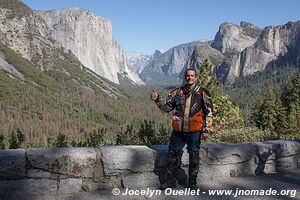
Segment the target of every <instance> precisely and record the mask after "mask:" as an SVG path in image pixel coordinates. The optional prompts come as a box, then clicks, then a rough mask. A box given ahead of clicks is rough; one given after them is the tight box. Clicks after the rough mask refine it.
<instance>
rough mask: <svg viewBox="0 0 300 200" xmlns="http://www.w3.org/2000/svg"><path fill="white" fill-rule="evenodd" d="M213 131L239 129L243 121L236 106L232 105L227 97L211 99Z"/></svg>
mask: <svg viewBox="0 0 300 200" xmlns="http://www.w3.org/2000/svg"><path fill="white" fill-rule="evenodd" d="M213 105H214V107H213V109H214V112H213V115H214V122H213V124H214V130H215V131H219V130H225V129H233V128H240V127H242V126H243V124H244V121H243V117H242V115H241V112H240V109H239V107H238V106H236V105H234V104H233V103H232V101H231V99H230V97H229V96H227V95H225V96H216V97H215V98H214V99H213Z"/></svg>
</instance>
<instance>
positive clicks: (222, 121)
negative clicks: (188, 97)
mask: <svg viewBox="0 0 300 200" xmlns="http://www.w3.org/2000/svg"><path fill="white" fill-rule="evenodd" d="M194 64H195V63H194ZM196 66H200V73H199V75H198V84H199V85H200V86H202V87H205V88H207V89H208V90H209V92H210V94H211V96H212V101H213V118H214V120H213V128H214V131H219V130H221V129H227V128H239V127H241V126H243V125H244V121H243V118H242V115H241V112H240V109H239V107H238V106H236V105H234V104H233V103H232V101H231V99H230V97H229V96H228V95H221V93H220V91H221V87H220V84H219V82H218V80H217V78H216V75H215V74H214V72H213V69H212V64H211V63H210V62H209V60H208V59H205V60H204V61H203V63H201V64H197V65H196Z"/></svg>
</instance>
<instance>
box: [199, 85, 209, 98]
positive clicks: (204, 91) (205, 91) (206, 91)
mask: <svg viewBox="0 0 300 200" xmlns="http://www.w3.org/2000/svg"><path fill="white" fill-rule="evenodd" d="M195 91H196V92H198V93H199V94H201V93H205V94H206V95H208V96H211V95H210V92H209V90H208V89H207V88H205V87H202V86H196V88H195Z"/></svg>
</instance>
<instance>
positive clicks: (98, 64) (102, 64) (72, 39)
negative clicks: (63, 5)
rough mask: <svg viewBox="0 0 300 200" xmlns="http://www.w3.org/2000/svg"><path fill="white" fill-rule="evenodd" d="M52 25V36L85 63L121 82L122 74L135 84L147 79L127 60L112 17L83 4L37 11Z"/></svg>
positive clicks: (99, 72)
mask: <svg viewBox="0 0 300 200" xmlns="http://www.w3.org/2000/svg"><path fill="white" fill-rule="evenodd" d="M37 14H39V15H40V16H41V17H42V18H43V19H44V20H45V22H46V23H47V25H48V26H49V29H50V30H51V36H52V37H53V38H54V39H55V40H57V41H58V42H59V43H61V44H62V45H63V46H64V47H65V48H66V49H68V50H70V51H71V52H72V53H73V54H74V55H75V56H77V57H78V59H79V60H80V61H81V63H82V64H83V65H85V66H86V67H88V68H89V69H91V70H92V71H94V72H95V73H97V74H99V75H100V76H102V77H104V78H107V79H108V80H110V81H112V82H114V83H119V79H118V74H120V75H122V76H126V77H128V78H129V79H130V80H132V81H133V82H134V83H135V84H138V85H142V84H143V81H142V80H141V79H140V78H139V77H138V75H137V74H135V72H134V71H133V69H132V68H131V67H130V66H129V65H128V64H127V62H126V55H125V52H124V51H123V49H122V48H121V46H120V45H118V43H117V42H116V41H115V40H114V39H113V38H112V24H111V21H110V20H108V19H105V18H103V17H99V16H96V15H95V14H93V13H91V12H89V11H88V10H84V9H81V8H70V9H60V10H51V11H45V12H44V11H43V12H42V11H37Z"/></svg>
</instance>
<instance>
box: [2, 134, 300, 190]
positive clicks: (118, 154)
mask: <svg viewBox="0 0 300 200" xmlns="http://www.w3.org/2000/svg"><path fill="white" fill-rule="evenodd" d="M167 151H168V146H167V145H154V146H151V147H150V148H149V147H146V146H104V147H99V148H30V149H27V150H23V149H16V150H1V151H0V194H1V195H4V196H5V195H6V194H8V193H11V192H13V191H17V192H23V191H24V192H32V193H40V194H41V193H47V194H49V193H51V192H53V193H56V194H57V193H60V194H70V193H77V192H80V191H94V190H99V189H111V188H113V187H119V188H121V187H124V188H142V187H144V188H145V187H158V186H159V183H160V182H159V180H162V179H163V178H164V176H165V167H166V160H165V158H166V154H167ZM200 157H201V167H200V173H199V175H198V179H199V180H198V181H199V182H201V181H205V180H207V179H218V178H224V177H231V176H249V175H250V176H254V175H259V174H261V173H273V172H280V171H281V170H287V169H297V168H300V141H282V140H279V141H268V142H255V143H249V144H215V143H206V144H204V145H202V148H201V153H200ZM187 168H188V154H187V152H186V151H184V153H183V155H182V163H181V168H178V170H177V177H178V180H179V183H180V184H182V185H184V184H186V178H187V175H186V174H187V173H186V172H187ZM1 195H0V196H1Z"/></svg>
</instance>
